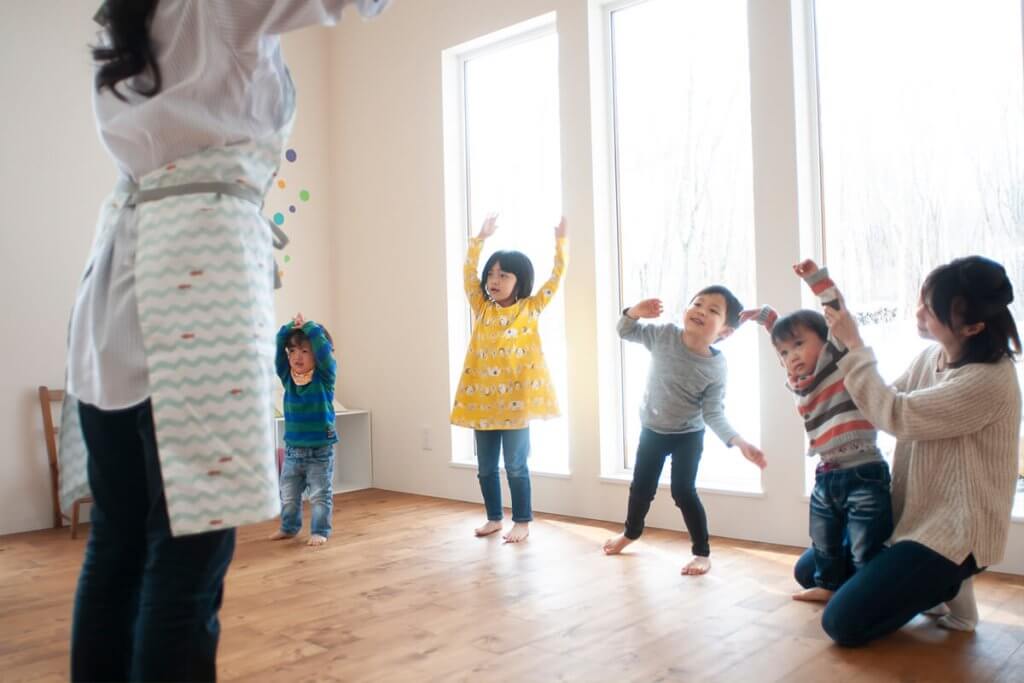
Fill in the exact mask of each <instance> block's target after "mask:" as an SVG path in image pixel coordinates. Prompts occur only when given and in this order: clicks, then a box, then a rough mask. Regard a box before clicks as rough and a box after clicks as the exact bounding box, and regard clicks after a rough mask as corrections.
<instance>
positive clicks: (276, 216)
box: [274, 211, 284, 225]
mask: <svg viewBox="0 0 1024 683" xmlns="http://www.w3.org/2000/svg"><path fill="white" fill-rule="evenodd" d="M274 222H275V223H277V224H278V225H281V224H282V223H284V214H283V213H281V212H280V211H279V212H277V213H275V214H274Z"/></svg>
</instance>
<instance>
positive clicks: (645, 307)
mask: <svg viewBox="0 0 1024 683" xmlns="http://www.w3.org/2000/svg"><path fill="white" fill-rule="evenodd" d="M664 308H665V307H664V306H663V305H662V303H661V299H644V300H643V301H641V302H640V303H636V304H633V305H632V306H630V307H629V308H628V309H627V310H626V317H628V318H632V319H633V320H638V319H640V318H657V317H658V316H659V315H661V312H662V311H663V310H664Z"/></svg>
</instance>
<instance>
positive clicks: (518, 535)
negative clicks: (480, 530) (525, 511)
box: [502, 522, 530, 543]
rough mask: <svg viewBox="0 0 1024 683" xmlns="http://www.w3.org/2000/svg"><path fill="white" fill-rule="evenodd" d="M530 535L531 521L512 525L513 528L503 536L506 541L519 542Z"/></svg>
mask: <svg viewBox="0 0 1024 683" xmlns="http://www.w3.org/2000/svg"><path fill="white" fill-rule="evenodd" d="M529 535H530V523H529V522H516V523H515V524H513V525H512V528H511V529H509V530H508V533H507V534H505V535H504V536H502V538H503V539H504V540H505V543H519V542H520V541H525V540H526V537H527V536H529Z"/></svg>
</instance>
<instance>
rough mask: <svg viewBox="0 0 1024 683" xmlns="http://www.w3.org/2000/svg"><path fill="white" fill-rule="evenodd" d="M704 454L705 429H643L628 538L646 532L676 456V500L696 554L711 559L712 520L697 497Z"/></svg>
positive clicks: (632, 486)
mask: <svg viewBox="0 0 1024 683" xmlns="http://www.w3.org/2000/svg"><path fill="white" fill-rule="evenodd" d="M703 451H704V430H701V431H699V432H689V433H687V434H659V433H657V432H654V431H651V430H650V429H647V428H646V427H645V428H643V429H642V430H640V445H639V446H638V447H637V449H636V463H635V464H634V465H633V483H631V484H630V485H629V507H628V508H627V509H626V531H625V536H626V538H631V539H634V540H635V539H637V538H640V534H642V533H643V532H644V519H645V518H646V517H647V511H648V510H650V509H651V501H653V500H654V494H655V493H657V491H658V480H659V479H660V478H661V470H662V469H663V468H664V467H665V458H666V456H669V455H671V456H672V499H673V500H674V501H675V502H676V506H677V507H678V508H679V509H680V510H682V512H683V521H684V522H685V523H686V531H687V533H689V534H690V542H691V543H692V544H693V554H694V555H700V556H703V557H707V556H708V555H710V554H711V546H710V545H708V518H707V515H706V514H704V506H703V505H702V504H701V502H700V497H698V496H697V466H698V465H700V455H701V453H702V452H703Z"/></svg>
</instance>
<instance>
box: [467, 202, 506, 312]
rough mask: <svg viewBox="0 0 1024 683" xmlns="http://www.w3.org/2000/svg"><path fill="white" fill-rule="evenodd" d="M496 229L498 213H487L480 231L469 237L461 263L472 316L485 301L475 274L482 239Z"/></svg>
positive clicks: (478, 265)
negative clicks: (464, 258) (463, 259)
mask: <svg viewBox="0 0 1024 683" xmlns="http://www.w3.org/2000/svg"><path fill="white" fill-rule="evenodd" d="M497 229H498V214H496V213H491V214H488V215H487V217H486V218H485V219H484V222H483V224H482V225H481V226H480V232H478V233H477V235H476V237H470V238H469V247H468V248H467V250H466V260H465V262H464V263H463V264H462V284H463V287H464V288H465V290H466V298H467V299H469V307H470V309H472V311H473V315H474V316H476V315H479V313H480V310H481V309H482V308H483V307H484V304H485V303H487V301H486V300H485V299H484V292H483V290H482V289H481V288H480V276H479V275H477V274H476V271H477V268H479V267H480V252H481V251H482V250H483V248H484V240H485V239H487V238H488V237H490V236H491V235H493V234H494V232H495V231H496V230H497Z"/></svg>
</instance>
